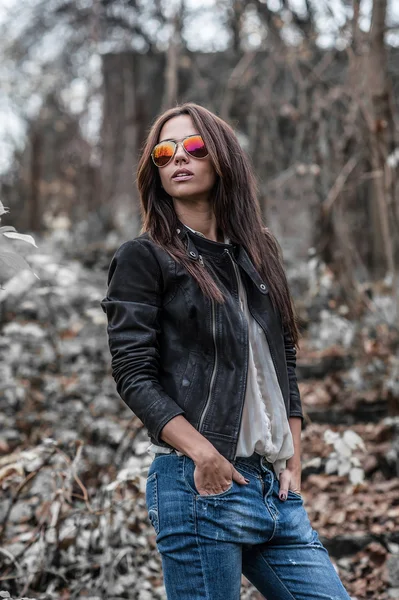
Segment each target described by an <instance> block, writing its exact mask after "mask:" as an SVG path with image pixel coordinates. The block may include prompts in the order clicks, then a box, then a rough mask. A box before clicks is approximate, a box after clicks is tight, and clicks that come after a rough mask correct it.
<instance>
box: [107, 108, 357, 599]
mask: <svg viewBox="0 0 399 600" xmlns="http://www.w3.org/2000/svg"><path fill="white" fill-rule="evenodd" d="M138 188H139V192H140V197H141V210H142V216H143V227H142V232H141V235H139V236H138V237H136V238H135V239H133V240H131V241H128V242H126V243H124V244H123V245H122V246H121V247H120V248H119V250H118V251H117V252H116V254H115V256H114V258H113V260H112V263H111V266H110V271H109V282H108V283H109V287H108V292H107V296H106V298H104V300H103V302H102V306H103V309H104V310H105V312H106V313H107V316H108V334H109V344H110V350H111V355H112V371H113V376H114V378H115V381H116V384H117V389H118V392H119V394H120V395H121V397H122V398H123V400H124V401H125V402H126V403H127V405H128V406H129V407H130V408H131V409H132V411H133V412H134V413H135V414H136V415H137V416H138V417H139V418H140V419H141V420H142V422H143V423H144V425H145V427H146V428H147V430H148V434H149V437H150V441H151V446H150V447H149V451H151V452H154V460H153V462H152V463H151V466H150V469H149V472H148V478H147V487H146V502H147V509H148V514H149V518H150V520H151V523H152V525H153V527H154V529H155V532H156V541H157V548H158V550H159V552H160V554H161V557H162V565H163V574H164V580H165V587H166V592H167V596H168V599H169V600H199V599H207V600H238V599H239V596H240V583H241V573H244V575H245V576H246V577H247V578H248V579H249V580H250V581H251V582H252V583H253V585H254V586H255V587H256V588H257V589H258V590H259V591H260V592H261V593H262V594H263V595H264V596H266V598H268V599H269V600H292V599H293V598H294V599H295V600H310V599H313V600H316V599H317V600H322V599H334V600H348V599H349V596H348V594H347V592H346V591H345V589H344V587H343V585H342V583H341V581H340V579H339V577H338V575H337V573H336V570H335V569H334V566H333V564H332V563H331V561H330V558H329V555H328V552H327V550H326V549H325V548H324V546H323V545H322V544H321V542H320V540H319V537H318V534H317V532H316V531H315V530H314V529H313V528H312V527H311V524H310V522H309V518H308V515H307V512H306V510H305V508H304V505H303V499H302V497H301V493H300V488H301V457H300V438H301V429H302V423H303V414H302V407H301V399H300V395H299V391H298V385H297V379H296V373H295V365H296V346H297V345H298V328H297V321H296V316H295V312H294V309H293V304H292V301H291V296H290V292H289V289H288V286H287V280H286V276H285V273H284V269H283V265H282V257H281V252H280V247H279V245H278V244H277V242H276V240H275V238H274V237H273V235H272V234H271V233H270V231H269V230H268V229H267V228H266V227H264V226H263V224H262V217H261V213H260V209H259V204H258V201H257V194H256V185H255V180H254V176H253V174H252V172H251V168H250V165H249V161H248V159H247V157H246V155H245V154H244V152H243V150H242V149H241V147H240V145H239V143H238V141H237V138H236V136H235V134H234V132H233V130H232V129H231V127H230V126H229V125H228V124H227V123H226V122H224V121H223V120H221V119H220V118H218V117H217V116H216V115H214V114H213V113H211V112H210V111H208V110H206V109H205V108H203V107H201V106H199V105H196V104H193V103H186V104H183V105H181V106H177V107H175V108H172V109H170V110H168V111H166V112H164V113H163V114H161V115H160V116H159V117H158V119H157V120H156V121H155V123H154V125H153V127H152V128H151V130H150V132H149V135H148V137H147V140H146V143H145V146H144V149H143V152H142V156H141V159H140V162H139V166H138Z"/></svg>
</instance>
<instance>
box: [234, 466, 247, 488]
mask: <svg viewBox="0 0 399 600" xmlns="http://www.w3.org/2000/svg"><path fill="white" fill-rule="evenodd" d="M232 478H233V480H234V481H236V482H237V483H241V485H248V483H249V479H246V477H244V475H241V473H239V472H238V471H237V469H235V468H234V467H233V473H232Z"/></svg>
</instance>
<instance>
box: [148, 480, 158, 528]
mask: <svg viewBox="0 0 399 600" xmlns="http://www.w3.org/2000/svg"><path fill="white" fill-rule="evenodd" d="M145 501H146V505H147V511H148V518H149V520H150V522H151V525H152V526H153V527H154V529H155V533H156V534H158V533H159V512H158V480H157V473H155V472H154V473H152V475H150V476H149V477H147V483H146V490H145Z"/></svg>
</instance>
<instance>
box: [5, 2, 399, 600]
mask: <svg viewBox="0 0 399 600" xmlns="http://www.w3.org/2000/svg"><path fill="white" fill-rule="evenodd" d="M0 56H1V61H0V218H1V227H0V234H2V235H0V284H2V287H1V288H0V409H1V410H0V432H1V433H0V486H1V494H0V594H1V592H3V593H4V594H5V595H4V596H3V597H7V594H10V596H11V597H13V598H17V597H22V596H26V597H27V596H29V597H32V598H40V599H42V600H45V599H48V598H57V599H58V598H62V599H63V600H67V599H68V600H69V599H70V598H71V599H72V598H90V599H91V600H99V599H103V598H107V599H108V600H111V599H112V600H118V599H122V598H129V599H133V598H134V599H136V598H137V599H138V600H149V599H163V598H165V594H164V589H163V585H162V576H161V570H160V561H159V556H158V554H157V551H156V546H155V538H154V532H153V530H152V529H151V526H150V525H149V522H148V519H147V515H146V510H145V504H144V488H145V474H146V470H147V468H148V465H149V462H150V461H151V457H150V456H149V455H148V453H147V452H146V448H147V446H148V438H147V436H146V433H145V431H144V430H143V428H142V426H141V423H140V422H139V421H138V419H137V418H136V417H135V416H134V415H132V413H131V412H130V411H129V409H127V407H125V406H124V404H123V402H122V401H121V400H120V399H119V397H118V396H117V394H116V392H115V386H114V383H113V380H112V377H111V373H110V356H109V353H108V347H107V339H106V322H105V315H104V314H103V313H102V311H101V308H100V306H99V302H100V300H101V299H102V298H103V296H104V295H105V291H106V278H107V268H108V265H109V262H110V260H111V258H112V255H113V253H114V252H115V250H116V249H117V248H118V246H119V245H120V244H121V243H122V242H123V241H125V240H126V239H129V238H131V237H134V236H136V235H138V233H139V229H140V226H141V222H140V210H139V202H138V194H137V189H136V165H137V162H138V155H139V151H140V148H141V146H142V143H143V141H144V139H145V136H146V133H147V132H148V130H149V127H150V126H151V123H152V122H153V120H154V118H155V117H156V116H157V115H158V114H159V112H160V111H162V110H163V109H166V108H168V107H171V106H174V105H175V104H176V103H178V102H184V101H193V102H197V103H199V104H202V105H204V106H205V107H207V108H208V109H210V110H212V111H213V112H215V113H217V114H218V115H219V116H221V117H222V118H223V119H225V120H227V121H228V122H229V123H230V124H231V125H232V126H233V128H234V130H235V131H236V133H237V136H238V137H239V140H240V143H241V144H242V146H243V148H244V149H245V150H246V151H247V153H248V154H249V156H250V159H251V161H252V164H253V167H254V169H255V172H256V174H257V178H258V184H259V203H260V206H261V209H262V212H263V215H264V220H265V223H266V224H267V225H268V226H269V227H270V228H271V230H272V231H273V233H274V234H275V235H276V237H277V239H278V241H279V242H280V244H281V246H282V249H283V253H284V260H285V266H286V269H287V274H288V278H289V281H290V285H291V289H292V292H293V295H294V299H295V303H296V307H297V310H298V313H299V315H300V317H301V319H302V323H303V326H302V339H301V347H300V350H299V352H298V368H297V373H298V379H299V383H300V390H301V396H302V402H303V407H304V413H305V415H306V420H305V424H306V427H305V430H304V431H303V433H302V440H303V444H302V446H303V452H302V463H303V469H302V487H303V497H304V502H305V506H306V508H307V510H308V513H309V517H310V519H311V522H312V524H313V526H314V527H315V528H316V529H317V530H318V532H319V533H320V536H321V538H322V541H323V542H324V543H325V545H326V547H327V548H328V550H329V552H330V556H331V558H332V560H333V562H334V565H335V566H336V568H337V570H338V572H339V574H340V576H341V578H342V580H343V582H344V584H345V585H346V587H347V589H348V591H349V592H350V593H351V595H352V598H354V599H358V600H361V599H363V598H373V600H385V599H389V598H399V327H398V315H399V310H398V309H399V284H398V266H399V190H398V173H399V166H398V163H399V145H398V136H399V130H398V119H399V108H398V96H399V2H398V1H397V0H390V1H389V0H320V1H317V2H316V1H315V0H251V1H244V0H202V1H199V0H197V1H195V0H24V2H23V3H21V2H17V1H16V0H0ZM242 598H244V599H247V600H260V598H261V596H260V595H259V594H258V593H257V592H256V591H255V590H254V589H253V588H252V587H251V586H250V585H249V583H248V582H247V581H246V580H245V578H243V581H242ZM268 600H272V599H268Z"/></svg>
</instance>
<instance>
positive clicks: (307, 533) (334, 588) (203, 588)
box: [146, 453, 350, 600]
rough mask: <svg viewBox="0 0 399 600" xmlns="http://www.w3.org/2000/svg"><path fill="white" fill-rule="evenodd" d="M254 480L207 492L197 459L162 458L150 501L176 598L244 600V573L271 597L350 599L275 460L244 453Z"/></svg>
mask: <svg viewBox="0 0 399 600" xmlns="http://www.w3.org/2000/svg"><path fill="white" fill-rule="evenodd" d="M233 464H234V466H235V468H236V469H237V470H238V471H239V472H240V473H241V474H242V475H244V476H245V477H246V478H247V479H249V480H250V483H249V484H248V485H246V486H245V485H241V484H239V483H236V482H235V481H233V483H232V485H231V486H230V488H229V489H228V490H226V491H224V492H222V493H221V494H215V495H210V496H200V495H199V494H198V492H197V490H196V488H195V484H194V477H193V474H194V468H195V465H194V462H193V461H192V460H191V458H188V457H187V456H177V455H176V454H175V453H172V454H166V455H165V454H159V455H156V456H155V458H154V460H153V462H152V463H151V465H150V468H149V471H148V477H147V484H146V503H147V510H148V515H149V518H150V521H151V523H152V525H153V527H154V529H155V532H156V534H157V535H156V543H157V548H158V550H159V552H160V554H161V558H162V567H163V575H164V582H165V588H166V593H167V597H168V599H169V600H199V599H204V600H205V599H206V600H239V598H240V586H241V573H243V574H244V575H245V577H246V578H247V579H248V580H249V581H250V582H251V583H252V584H253V585H254V586H255V587H256V588H257V590H258V591H259V592H260V593H261V594H263V595H264V596H265V597H266V598H267V600H293V599H294V600H316V599H317V600H350V596H349V595H348V593H347V592H346V590H345V588H344V586H343V585H342V582H341V581H340V579H339V577H338V574H337V572H336V570H335V568H334V566H333V564H332V562H331V560H330V558H329V555H328V552H327V550H326V549H325V548H324V546H323V545H322V543H321V542H320V540H319V536H318V533H317V532H316V531H315V530H314V529H313V528H312V526H311V524H310V521H309V518H308V515H307V512H306V509H305V508H304V505H303V499H302V497H301V495H300V494H297V493H295V492H291V491H289V492H288V499H287V500H286V501H285V502H284V501H282V500H280V499H279V497H278V490H279V482H278V480H277V477H276V475H275V473H274V471H273V470H272V468H271V465H270V463H265V461H264V460H262V459H261V457H260V456H259V455H257V454H253V455H252V456H251V457H249V458H237V459H236V460H235V461H233Z"/></svg>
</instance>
